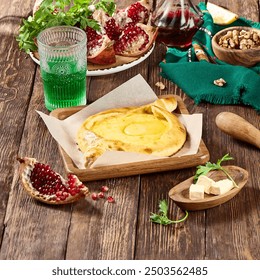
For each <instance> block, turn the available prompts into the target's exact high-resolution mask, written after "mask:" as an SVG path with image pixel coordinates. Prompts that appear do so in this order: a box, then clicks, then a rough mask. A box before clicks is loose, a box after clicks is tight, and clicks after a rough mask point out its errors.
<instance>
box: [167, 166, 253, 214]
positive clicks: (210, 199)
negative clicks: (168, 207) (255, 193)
mask: <svg viewBox="0 0 260 280" xmlns="http://www.w3.org/2000/svg"><path fill="white" fill-rule="evenodd" d="M224 168H225V169H226V170H227V171H228V173H229V174H230V176H231V177H232V178H233V180H234V181H235V182H236V184H237V185H238V186H239V188H233V189H232V190H230V191H229V192H227V193H225V194H222V195H208V194H206V193H205V198H204V199H200V200H190V199H189V187H190V185H191V184H192V183H193V178H194V177H190V178H189V179H187V180H185V181H183V182H181V183H180V184H178V185H176V186H175V187H173V188H172V189H171V190H170V191H169V196H170V198H171V199H172V200H173V201H174V202H175V203H176V204H177V205H178V206H179V207H180V208H181V209H183V210H191V211H195V210H204V209H208V208H212V207H215V206H218V205H220V204H223V203H225V202H227V201H229V200H230V199H232V198H233V197H234V196H235V195H237V194H238V193H239V192H240V191H241V189H242V188H243V187H244V185H245V184H246V182H247V180H248V172H247V171H246V170H245V169H243V168H241V167H238V166H233V165H230V166H224ZM207 176H208V177H209V178H211V179H213V180H214V181H219V180H222V179H227V176H226V175H225V173H224V172H223V171H220V170H215V171H211V172H210V173H209V174H208V175H207Z"/></svg>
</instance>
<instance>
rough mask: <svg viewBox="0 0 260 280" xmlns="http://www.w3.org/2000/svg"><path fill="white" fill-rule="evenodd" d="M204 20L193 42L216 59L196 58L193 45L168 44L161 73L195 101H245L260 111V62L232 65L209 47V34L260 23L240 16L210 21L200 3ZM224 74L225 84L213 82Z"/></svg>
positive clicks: (259, 26) (197, 102)
mask: <svg viewBox="0 0 260 280" xmlns="http://www.w3.org/2000/svg"><path fill="white" fill-rule="evenodd" d="M199 7H200V9H201V10H202V12H203V19H204V24H203V26H202V28H201V29H200V30H199V31H198V32H197V33H196V34H195V36H194V37H193V42H194V43H195V42H197V43H199V45H201V46H203V49H204V51H205V52H206V53H207V55H208V57H210V59H211V60H212V61H214V62H215V63H209V62H206V61H198V60H197V57H196V55H195V51H194V49H193V47H191V48H190V49H188V50H180V49H177V48H168V50H167V53H166V56H165V62H161V63H160V67H161V69H162V72H161V75H162V76H163V77H164V78H167V79H169V80H171V81H172V82H174V83H175V84H177V85H178V86H179V87H180V88H181V89H182V90H183V91H184V92H185V93H186V94H187V95H188V96H189V97H191V98H192V99H193V100H194V102H195V103H196V104H199V103H200V102H209V103H212V104H244V105H249V106H252V107H253V108H254V109H255V110H256V111H257V112H260V76H259V73H260V63H258V64H257V65H255V66H254V67H251V68H246V67H243V66H234V65H230V64H227V63H225V62H223V61H221V60H219V59H217V58H216V57H215V55H214V53H213V50H212V47H211V38H212V36H213V35H214V34H215V33H217V32H218V31H219V30H221V29H223V28H227V27H229V26H251V27H254V28H258V29H260V23H257V22H253V21H250V20H247V19H245V18H239V19H238V20H236V21H235V22H233V23H232V24H230V25H228V26H220V25H216V24H214V23H213V20H212V17H211V15H210V14H209V12H208V11H207V9H206V6H205V4H204V3H200V4H199ZM220 78H223V79H224V80H225V81H226V85H225V86H224V87H218V86H216V85H214V83H213V82H214V80H217V79H220Z"/></svg>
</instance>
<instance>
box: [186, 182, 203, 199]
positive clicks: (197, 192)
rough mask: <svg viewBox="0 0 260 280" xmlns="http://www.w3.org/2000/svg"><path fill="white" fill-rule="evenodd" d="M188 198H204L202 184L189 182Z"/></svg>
mask: <svg viewBox="0 0 260 280" xmlns="http://www.w3.org/2000/svg"><path fill="white" fill-rule="evenodd" d="M189 198H190V200H199V199H204V186H203V185H198V184H191V186H190V188H189Z"/></svg>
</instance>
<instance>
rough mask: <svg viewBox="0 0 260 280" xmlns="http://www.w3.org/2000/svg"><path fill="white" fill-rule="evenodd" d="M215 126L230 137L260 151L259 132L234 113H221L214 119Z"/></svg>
mask: <svg viewBox="0 0 260 280" xmlns="http://www.w3.org/2000/svg"><path fill="white" fill-rule="evenodd" d="M216 125H217V127H218V128H219V129H221V130H222V131H224V132H225V133H227V134H229V135H230V136H232V137H234V138H236V139H239V140H241V141H245V142H247V143H250V144H252V145H254V146H256V147H257V148H259V149H260V130H259V129H257V128H256V127H255V126H253V125H252V124H251V123H249V122H248V121H246V120H245V119H243V118H242V117H240V116H238V115H236V114H234V113H230V112H222V113H219V114H218V115H217V117H216Z"/></svg>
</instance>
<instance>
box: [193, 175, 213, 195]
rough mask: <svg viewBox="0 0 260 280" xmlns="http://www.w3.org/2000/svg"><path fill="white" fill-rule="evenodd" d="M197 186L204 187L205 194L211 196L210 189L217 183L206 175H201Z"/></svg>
mask: <svg viewBox="0 0 260 280" xmlns="http://www.w3.org/2000/svg"><path fill="white" fill-rule="evenodd" d="M196 184H197V185H203V186H204V192H205V193H207V194H210V188H211V186H213V185H214V184H215V181H214V180H212V179H210V178H209V177H207V176H205V175H200V176H199V178H198V180H197V183H196Z"/></svg>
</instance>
